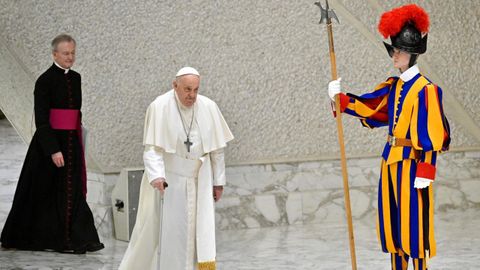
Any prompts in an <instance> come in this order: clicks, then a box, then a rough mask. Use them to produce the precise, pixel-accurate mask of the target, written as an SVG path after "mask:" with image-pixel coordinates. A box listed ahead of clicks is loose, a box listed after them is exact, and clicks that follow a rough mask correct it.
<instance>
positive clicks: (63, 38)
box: [52, 34, 77, 52]
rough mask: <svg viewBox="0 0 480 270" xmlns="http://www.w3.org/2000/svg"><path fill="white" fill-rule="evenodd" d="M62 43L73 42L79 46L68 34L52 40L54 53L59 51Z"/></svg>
mask: <svg viewBox="0 0 480 270" xmlns="http://www.w3.org/2000/svg"><path fill="white" fill-rule="evenodd" d="M61 42H73V44H75V45H76V44H77V42H75V39H73V37H72V36H70V35H67V34H60V35H58V36H56V37H55V38H54V39H53V40H52V52H54V51H56V50H57V47H58V44H60V43H61Z"/></svg>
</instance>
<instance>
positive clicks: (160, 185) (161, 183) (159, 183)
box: [150, 177, 168, 195]
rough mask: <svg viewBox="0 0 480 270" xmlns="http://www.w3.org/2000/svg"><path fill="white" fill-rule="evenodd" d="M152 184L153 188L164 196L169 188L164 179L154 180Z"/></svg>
mask: <svg viewBox="0 0 480 270" xmlns="http://www.w3.org/2000/svg"><path fill="white" fill-rule="evenodd" d="M150 184H151V185H152V186H153V188H156V189H158V190H159V191H160V193H161V194H162V195H163V193H164V192H165V189H166V188H167V187H168V184H167V182H166V181H165V178H163V177H159V178H157V179H154V180H153V181H152V183H150Z"/></svg>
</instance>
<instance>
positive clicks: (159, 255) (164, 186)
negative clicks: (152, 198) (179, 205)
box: [157, 182, 168, 269]
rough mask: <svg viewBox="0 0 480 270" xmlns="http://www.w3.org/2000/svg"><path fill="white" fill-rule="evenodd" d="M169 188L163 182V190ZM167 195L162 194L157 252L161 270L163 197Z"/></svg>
mask: <svg viewBox="0 0 480 270" xmlns="http://www.w3.org/2000/svg"><path fill="white" fill-rule="evenodd" d="M167 187H168V183H167V182H163V188H164V189H166V188H167ZM164 195H165V194H160V207H159V209H160V217H159V218H160V230H159V233H158V251H157V254H158V255H157V257H158V259H157V269H160V259H161V255H162V232H163V196H164Z"/></svg>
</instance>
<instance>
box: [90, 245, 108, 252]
mask: <svg viewBox="0 0 480 270" xmlns="http://www.w3.org/2000/svg"><path fill="white" fill-rule="evenodd" d="M104 248H105V246H104V245H103V244H102V243H90V244H87V251H88V252H95V251H99V250H100V249H104Z"/></svg>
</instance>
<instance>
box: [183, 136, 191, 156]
mask: <svg viewBox="0 0 480 270" xmlns="http://www.w3.org/2000/svg"><path fill="white" fill-rule="evenodd" d="M183 143H184V144H185V145H186V146H187V151H188V152H189V153H190V146H192V144H193V143H192V142H191V141H190V137H188V136H187V140H186V141H184V142H183Z"/></svg>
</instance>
